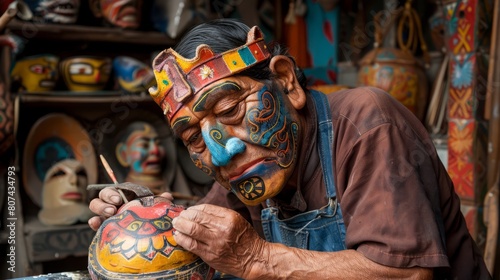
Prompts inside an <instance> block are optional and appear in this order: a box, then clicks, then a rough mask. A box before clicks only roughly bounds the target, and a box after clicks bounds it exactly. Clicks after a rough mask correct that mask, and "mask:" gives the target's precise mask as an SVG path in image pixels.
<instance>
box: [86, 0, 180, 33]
mask: <svg viewBox="0 0 500 280" xmlns="http://www.w3.org/2000/svg"><path fill="white" fill-rule="evenodd" d="M168 2H170V1H168ZM89 5H90V9H91V11H92V13H93V14H94V16H95V17H96V18H101V19H103V21H104V22H103V23H104V25H111V26H115V27H121V28H128V29H136V28H138V27H139V26H140V23H141V9H142V0H90V1H89Z"/></svg>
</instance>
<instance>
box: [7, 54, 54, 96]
mask: <svg viewBox="0 0 500 280" xmlns="http://www.w3.org/2000/svg"><path fill="white" fill-rule="evenodd" d="M58 62H59V58H58V57H56V56H54V55H37V56H29V57H25V58H23V59H21V60H19V61H17V62H16V64H15V65H14V68H13V69H12V71H11V77H12V83H13V87H15V88H17V90H15V91H21V92H22V91H26V92H46V91H51V90H53V89H54V87H55V85H56V81H57V78H58V71H57V64H58Z"/></svg>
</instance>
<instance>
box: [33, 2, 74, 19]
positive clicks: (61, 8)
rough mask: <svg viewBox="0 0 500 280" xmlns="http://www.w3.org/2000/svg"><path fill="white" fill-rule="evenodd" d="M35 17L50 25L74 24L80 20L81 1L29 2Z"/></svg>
mask: <svg viewBox="0 0 500 280" xmlns="http://www.w3.org/2000/svg"><path fill="white" fill-rule="evenodd" d="M26 3H27V4H28V5H29V7H30V9H31V10H32V11H33V12H34V14H35V17H37V18H39V19H42V20H43V21H44V22H48V23H62V24H73V23H75V22H76V21H77V19H78V10H79V9H80V0H28V1H26Z"/></svg>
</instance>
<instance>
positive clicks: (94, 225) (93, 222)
mask: <svg viewBox="0 0 500 280" xmlns="http://www.w3.org/2000/svg"><path fill="white" fill-rule="evenodd" d="M103 221H104V218H103V217H100V216H94V217H92V218H90V219H89V221H88V223H89V226H90V228H91V229H93V230H94V231H97V230H98V229H99V227H100V226H101V225H102V222H103Z"/></svg>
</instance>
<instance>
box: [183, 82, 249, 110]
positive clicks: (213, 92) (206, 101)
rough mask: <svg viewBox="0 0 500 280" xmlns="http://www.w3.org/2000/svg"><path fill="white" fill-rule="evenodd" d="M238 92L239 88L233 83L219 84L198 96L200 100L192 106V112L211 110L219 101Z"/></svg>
mask: <svg viewBox="0 0 500 280" xmlns="http://www.w3.org/2000/svg"><path fill="white" fill-rule="evenodd" d="M238 91H241V87H240V86H239V85H238V84H236V83H234V82H224V83H222V84H219V85H217V86H215V87H213V88H211V89H210V90H207V91H206V92H204V93H203V94H202V95H201V96H200V99H198V101H197V102H196V103H195V104H194V105H193V112H202V111H205V110H206V109H207V108H211V107H212V106H213V105H214V103H216V102H217V101H219V99H221V98H223V97H225V96H227V95H230V94H233V93H234V92H238Z"/></svg>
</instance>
